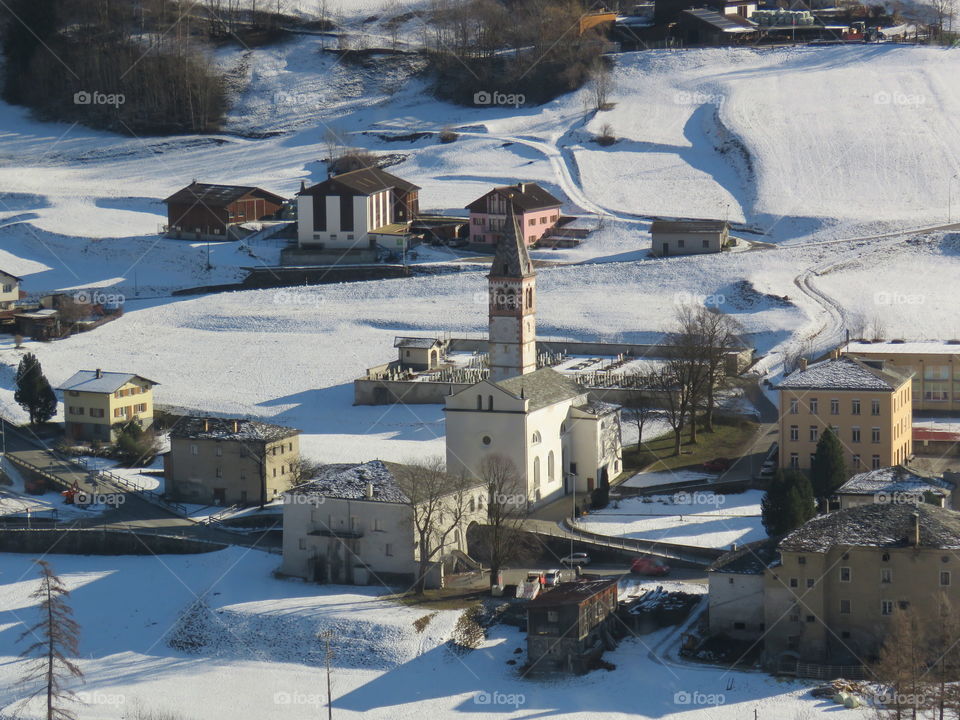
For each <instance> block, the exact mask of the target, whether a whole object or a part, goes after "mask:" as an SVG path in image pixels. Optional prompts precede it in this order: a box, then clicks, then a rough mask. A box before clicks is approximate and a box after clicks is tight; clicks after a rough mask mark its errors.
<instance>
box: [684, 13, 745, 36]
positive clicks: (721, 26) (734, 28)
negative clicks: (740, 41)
mask: <svg viewBox="0 0 960 720" xmlns="http://www.w3.org/2000/svg"><path fill="white" fill-rule="evenodd" d="M683 12H685V13H686V14H687V15H691V16H693V17H695V18H697V19H698V20H700V21H702V22H705V23H707V24H708V25H711V26H713V27H714V28H716V29H717V30H720V31H721V32H725V33H748V32H753V31H755V30H756V28H754V27H750V26H747V25H744V24H742V23H739V22H737V21H736V20H733V19H731V17H730V16H729V15H721V14H720V13H718V12H716V11H714V10H708V9H706V8H690V9H688V10H684V11H683ZM733 17H737V16H733Z"/></svg>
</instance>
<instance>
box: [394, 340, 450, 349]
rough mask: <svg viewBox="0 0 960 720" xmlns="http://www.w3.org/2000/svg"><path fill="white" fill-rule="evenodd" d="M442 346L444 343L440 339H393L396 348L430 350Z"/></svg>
mask: <svg viewBox="0 0 960 720" xmlns="http://www.w3.org/2000/svg"><path fill="white" fill-rule="evenodd" d="M440 344H442V343H441V340H440V339H439V338H425V337H397V338H394V339H393V346H394V347H396V348H421V349H424V350H429V349H430V348H432V347H435V346H437V345H440Z"/></svg>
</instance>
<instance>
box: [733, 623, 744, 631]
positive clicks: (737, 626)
mask: <svg viewBox="0 0 960 720" xmlns="http://www.w3.org/2000/svg"><path fill="white" fill-rule="evenodd" d="M733 629H734V630H746V629H747V624H746V623H742V622H735V623H734V624H733Z"/></svg>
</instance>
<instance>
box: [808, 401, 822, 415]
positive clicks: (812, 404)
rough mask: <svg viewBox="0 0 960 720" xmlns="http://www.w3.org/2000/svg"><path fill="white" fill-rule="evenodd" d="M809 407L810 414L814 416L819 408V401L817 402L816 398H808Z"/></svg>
mask: <svg viewBox="0 0 960 720" xmlns="http://www.w3.org/2000/svg"><path fill="white" fill-rule="evenodd" d="M809 405H810V414H811V415H816V414H817V411H818V410H819V408H820V401H819V400H817V398H810V402H809Z"/></svg>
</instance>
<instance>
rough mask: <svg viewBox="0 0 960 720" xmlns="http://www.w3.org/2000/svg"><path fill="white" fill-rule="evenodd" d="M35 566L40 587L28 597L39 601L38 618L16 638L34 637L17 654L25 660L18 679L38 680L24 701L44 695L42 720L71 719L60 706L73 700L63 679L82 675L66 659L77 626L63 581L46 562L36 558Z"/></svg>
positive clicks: (73, 651) (73, 650) (75, 645)
mask: <svg viewBox="0 0 960 720" xmlns="http://www.w3.org/2000/svg"><path fill="white" fill-rule="evenodd" d="M37 565H38V566H39V567H40V586H39V587H38V588H37V589H36V590H35V591H34V592H33V594H32V595H31V597H33V598H34V599H35V600H39V605H38V609H39V611H40V621H39V622H37V624H36V625H33V626H32V627H29V628H27V629H26V630H25V631H24V632H23V634H21V635H20V638H19V639H20V640H23V639H24V638H28V637H29V638H33V640H34V642H33V643H31V645H30V646H29V647H28V648H27V649H26V650H24V651H23V652H22V653H21V654H20V657H21V658H22V659H23V660H24V661H25V663H26V667H25V668H24V673H23V676H22V678H21V680H22V682H23V683H24V684H25V685H28V686H29V685H33V684H34V683H40V687H39V688H38V689H37V690H35V691H34V692H33V694H31V695H29V696H28V697H27V698H26V699H25V700H31V699H32V698H34V697H37V696H39V695H45V696H46V712H45V714H44V717H45V718H46V720H74V718H75V717H76V715H74V714H73V713H72V712H70V711H69V710H67V709H66V708H65V707H64V706H63V704H64V703H65V702H67V701H71V700H73V699H74V694H73V693H72V692H70V691H69V690H67V689H66V688H65V687H64V682H65V681H66V680H69V679H71V678H82V677H83V672H82V671H81V670H80V668H79V667H78V666H77V665H76V663H74V662H73V661H72V660H71V659H70V658H71V657H76V656H77V654H78V652H79V643H80V625H79V624H78V623H77V621H76V620H74V619H73V610H72V609H71V607H70V606H69V605H68V604H67V601H66V598H67V597H69V595H70V591H69V590H67V588H66V586H65V585H64V584H63V581H62V580H61V579H60V578H59V577H58V576H57V574H56V573H55V572H54V571H53V568H51V567H50V565H49V563H47V562H45V561H43V560H37Z"/></svg>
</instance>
